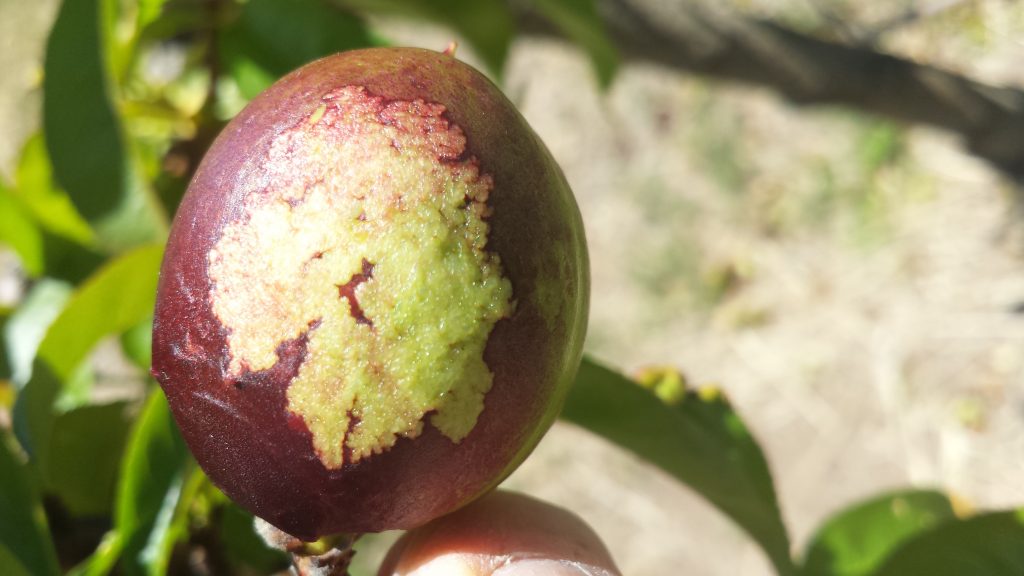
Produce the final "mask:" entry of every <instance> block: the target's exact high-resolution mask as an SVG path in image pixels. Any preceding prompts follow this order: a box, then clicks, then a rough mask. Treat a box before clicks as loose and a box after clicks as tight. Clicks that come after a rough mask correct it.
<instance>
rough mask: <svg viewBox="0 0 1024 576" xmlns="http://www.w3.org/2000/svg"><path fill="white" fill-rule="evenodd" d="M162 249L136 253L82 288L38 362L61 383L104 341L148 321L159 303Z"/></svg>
mask: <svg viewBox="0 0 1024 576" xmlns="http://www.w3.org/2000/svg"><path fill="white" fill-rule="evenodd" d="M162 256H163V246H162V245H150V246H143V247H140V248H136V249H135V250H132V251H131V252H127V253H125V254H123V255H122V256H120V257H118V258H117V259H115V260H113V261H111V262H110V263H109V264H106V265H105V266H103V267H102V268H100V269H99V270H98V271H97V272H96V273H95V274H94V275H93V276H92V277H91V278H89V279H88V280H87V281H86V282H85V283H84V284H83V285H82V286H80V287H79V288H78V289H77V290H76V291H75V293H74V294H73V295H72V297H71V299H70V300H69V301H68V303H67V306H66V307H65V308H64V310H63V311H62V312H61V314H60V316H59V317H58V318H57V320H56V321H55V322H54V323H53V325H52V326H50V330H49V331H48V332H47V333H46V338H44V339H43V342H42V343H41V344H40V345H39V353H38V355H39V357H40V358H42V359H43V360H45V361H46V362H47V363H48V364H49V365H50V367H51V368H52V369H53V370H54V372H55V374H56V375H57V376H58V377H59V378H61V379H62V380H66V379H67V378H68V377H70V376H71V373H72V371H74V369H75V368H76V367H77V366H78V364H79V363H81V362H82V360H84V359H85V357H86V355H87V354H88V353H89V352H90V351H91V350H92V349H93V347H94V346H95V345H96V344H97V343H98V342H99V341H100V339H101V338H103V337H104V336H107V335H108V334H118V333H121V332H124V331H125V330H128V329H129V328H132V327H134V326H136V325H137V324H139V323H141V322H142V321H144V320H146V319H147V318H149V317H150V316H151V315H152V313H153V305H154V303H155V300H156V282H157V276H158V274H159V270H160V260H161V258H162Z"/></svg>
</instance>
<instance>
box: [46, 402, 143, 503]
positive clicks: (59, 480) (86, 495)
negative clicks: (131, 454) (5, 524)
mask: <svg viewBox="0 0 1024 576" xmlns="http://www.w3.org/2000/svg"><path fill="white" fill-rule="evenodd" d="M125 408H126V405H125V403H123V402H118V403H114V404H105V405H98V406H82V407H80V408H76V409H74V410H71V411H69V412H66V413H64V414H61V415H60V416H58V417H57V419H56V421H55V422H54V426H53V435H52V437H51V439H50V450H49V455H50V457H49V458H48V459H47V466H46V468H45V470H44V471H43V476H44V478H45V480H46V483H47V488H48V491H49V492H52V493H53V494H56V495H57V496H59V497H60V499H61V501H62V502H63V503H64V505H65V506H66V507H67V509H68V511H69V512H71V514H73V515H76V516H102V515H107V514H109V513H110V511H111V509H112V505H113V502H114V488H115V486H116V483H117V474H118V468H119V467H120V463H121V455H122V453H123V452H124V446H125V442H126V441H127V437H128V429H129V427H130V425H131V422H130V420H129V419H128V417H127V415H126V411H125Z"/></svg>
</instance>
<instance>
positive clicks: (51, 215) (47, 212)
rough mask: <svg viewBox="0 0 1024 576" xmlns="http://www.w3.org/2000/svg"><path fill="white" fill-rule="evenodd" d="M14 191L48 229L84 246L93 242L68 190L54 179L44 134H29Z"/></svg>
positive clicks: (34, 216)
mask: <svg viewBox="0 0 1024 576" xmlns="http://www.w3.org/2000/svg"><path fill="white" fill-rule="evenodd" d="M16 182H17V186H16V188H15V190H14V193H15V194H16V195H17V196H18V199H20V200H21V201H22V202H23V203H24V204H25V206H27V207H28V209H29V210H30V211H31V212H32V216H33V218H35V220H36V221H37V222H38V223H39V225H40V226H42V227H43V228H44V229H46V230H47V231H49V232H51V233H53V234H55V235H57V236H61V237H63V238H67V239H69V240H72V241H74V242H77V243H79V244H83V245H90V244H92V243H93V242H94V240H95V239H94V235H93V232H92V229H91V228H89V224H88V223H87V222H86V221H85V219H83V218H82V216H81V214H79V213H78V211H77V210H76V209H75V205H74V204H73V203H72V202H71V199H70V198H68V195H67V192H65V191H64V190H61V189H60V188H59V187H58V186H57V183H56V182H55V181H54V179H53V167H52V166H51V165H50V156H49V154H48V153H47V151H46V142H45V141H44V140H43V135H42V134H41V133H37V134H34V135H32V136H31V137H29V139H28V140H27V141H26V142H25V145H24V147H22V150H21V157H20V158H19V160H18V168H17V173H16Z"/></svg>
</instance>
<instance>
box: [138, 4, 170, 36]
mask: <svg viewBox="0 0 1024 576" xmlns="http://www.w3.org/2000/svg"><path fill="white" fill-rule="evenodd" d="M166 2H167V0H138V4H139V6H138V16H137V19H136V29H137V30H139V31H141V30H143V29H144V28H145V27H146V26H149V24H151V23H152V22H153V21H155V20H156V19H157V18H159V17H160V13H161V12H162V11H163V9H164V4H165V3H166Z"/></svg>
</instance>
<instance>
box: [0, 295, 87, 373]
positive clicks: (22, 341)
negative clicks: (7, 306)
mask: <svg viewBox="0 0 1024 576" xmlns="http://www.w3.org/2000/svg"><path fill="white" fill-rule="evenodd" d="M71 291H72V288H71V285H69V284H68V283H66V282H61V281H59V280H51V279H49V278H44V279H42V280H40V281H39V282H37V283H36V284H35V286H33V287H32V289H31V290H29V292H28V294H27V295H25V298H24V299H23V300H22V301H21V303H20V304H19V305H18V308H17V309H16V310H15V311H14V313H12V314H11V317H10V319H9V320H8V321H7V323H6V324H5V325H4V331H3V334H4V344H5V345H6V348H7V358H8V361H9V362H10V365H11V380H12V381H13V382H14V385H15V386H16V387H18V388H21V387H23V386H24V385H25V384H26V383H27V382H28V380H29V378H30V377H31V376H32V360H33V358H35V357H36V351H37V349H38V348H39V343H40V342H42V341H43V337H44V336H46V331H47V330H48V329H49V328H50V324H52V323H53V321H54V320H56V319H57V316H58V315H60V312H61V310H63V309H64V305H65V303H67V301H68V298H69V297H70V296H71Z"/></svg>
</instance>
